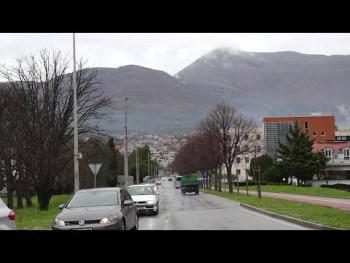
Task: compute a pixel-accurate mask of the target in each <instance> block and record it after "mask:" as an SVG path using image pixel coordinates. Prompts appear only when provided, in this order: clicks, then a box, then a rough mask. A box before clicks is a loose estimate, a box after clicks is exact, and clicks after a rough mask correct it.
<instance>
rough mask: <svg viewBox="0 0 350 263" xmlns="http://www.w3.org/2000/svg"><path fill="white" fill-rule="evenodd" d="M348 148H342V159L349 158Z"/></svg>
mask: <svg viewBox="0 0 350 263" xmlns="http://www.w3.org/2000/svg"><path fill="white" fill-rule="evenodd" d="M349 151H350V150H349V149H344V150H343V153H344V160H349V157H350V155H349Z"/></svg>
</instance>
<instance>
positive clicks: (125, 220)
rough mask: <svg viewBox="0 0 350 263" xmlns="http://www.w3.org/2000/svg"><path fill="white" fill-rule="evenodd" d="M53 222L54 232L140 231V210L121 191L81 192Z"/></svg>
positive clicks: (64, 207)
mask: <svg viewBox="0 0 350 263" xmlns="http://www.w3.org/2000/svg"><path fill="white" fill-rule="evenodd" d="M59 208H60V209H62V212H61V213H60V214H58V215H57V216H56V218H55V219H54V221H53V222H52V229H53V230H128V229H134V230H138V228H139V217H138V212H137V208H136V206H135V204H134V202H133V200H132V198H131V196H130V195H129V193H128V192H127V191H126V190H125V189H123V188H119V187H106V188H94V189H87V190H79V191H77V192H76V193H75V194H74V195H73V196H72V197H71V198H70V199H69V200H68V202H67V203H66V204H65V205H64V204H62V205H60V206H59Z"/></svg>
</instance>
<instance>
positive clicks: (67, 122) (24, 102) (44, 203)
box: [0, 49, 110, 210]
mask: <svg viewBox="0 0 350 263" xmlns="http://www.w3.org/2000/svg"><path fill="white" fill-rule="evenodd" d="M70 62H71V59H69V57H68V55H64V54H63V53H62V52H60V51H48V50H45V49H44V50H41V51H40V52H39V53H38V54H37V55H27V56H20V57H19V58H17V60H16V64H15V65H13V66H6V65H1V67H0V76H2V77H3V78H5V79H7V81H8V84H9V85H10V87H11V88H12V89H13V90H14V92H15V93H16V96H17V98H18V109H17V110H18V111H19V112H20V114H19V115H18V116H19V119H17V120H16V121H17V122H20V123H21V125H22V128H23V130H24V131H25V136H24V143H25V153H26V159H25V161H24V165H25V167H26V169H25V172H26V174H28V175H30V176H31V183H32V184H33V186H34V188H35V190H36V193H37V195H38V202H39V209H40V210H48V205H49V201H50V199H51V196H52V194H53V186H54V183H55V179H56V177H57V176H59V175H60V173H61V171H62V170H63V168H64V167H65V166H66V165H67V163H68V162H70V161H71V160H72V158H73V153H72V154H71V158H66V156H65V153H66V152H67V151H71V152H73V151H72V146H73V144H72V142H71V141H72V138H73V130H74V128H73V125H72V123H73V79H72V74H67V71H68V70H69V68H70ZM84 65H85V63H84V62H83V61H82V60H80V62H79V63H78V72H77V99H78V128H79V133H80V134H83V133H86V132H96V127H95V126H93V125H91V122H90V120H94V119H95V120H98V119H103V116H104V115H103V113H104V112H103V110H104V109H106V108H107V107H108V106H110V99H109V98H106V97H105V96H104V91H103V89H102V88H101V85H100V83H99V82H98V79H97V77H98V75H97V71H96V70H94V69H84Z"/></svg>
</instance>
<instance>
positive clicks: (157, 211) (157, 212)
mask: <svg viewBox="0 0 350 263" xmlns="http://www.w3.org/2000/svg"><path fill="white" fill-rule="evenodd" d="M154 214H155V215H158V214H159V203H158V205H157V210H156V211H155V212H154Z"/></svg>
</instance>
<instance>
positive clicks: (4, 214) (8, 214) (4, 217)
mask: <svg viewBox="0 0 350 263" xmlns="http://www.w3.org/2000/svg"><path fill="white" fill-rule="evenodd" d="M0 230H16V223H15V212H14V211H13V210H11V209H10V208H8V207H7V205H6V204H5V203H4V201H3V200H2V199H1V198H0Z"/></svg>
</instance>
